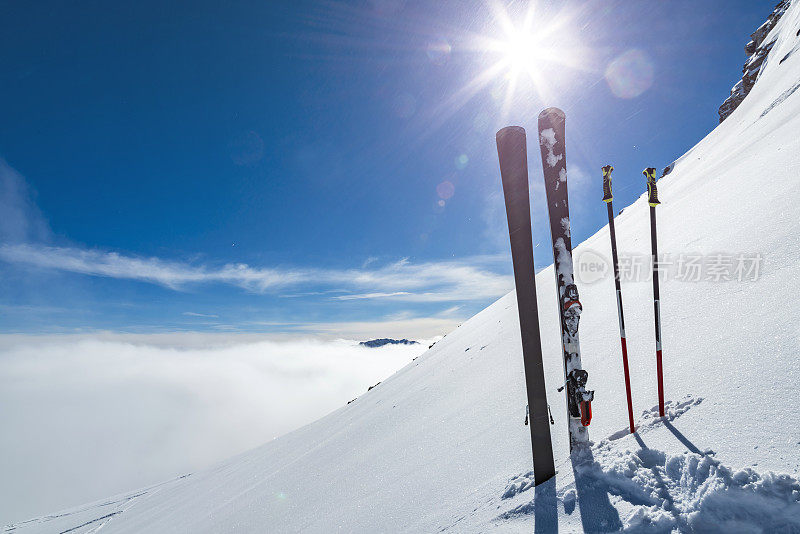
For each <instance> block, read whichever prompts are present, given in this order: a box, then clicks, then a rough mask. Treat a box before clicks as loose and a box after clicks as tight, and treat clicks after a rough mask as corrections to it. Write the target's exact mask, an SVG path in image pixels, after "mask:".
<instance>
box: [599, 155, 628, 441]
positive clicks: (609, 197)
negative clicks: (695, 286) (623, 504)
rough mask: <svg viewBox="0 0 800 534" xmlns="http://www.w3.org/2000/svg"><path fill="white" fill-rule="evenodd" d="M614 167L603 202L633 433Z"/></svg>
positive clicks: (605, 179) (605, 174) (609, 168)
mask: <svg viewBox="0 0 800 534" xmlns="http://www.w3.org/2000/svg"><path fill="white" fill-rule="evenodd" d="M613 171H614V167H613V166H611V165H606V166H605V167H603V202H605V203H606V207H607V208H608V232H609V234H611V263H612V265H613V268H614V286H615V287H616V290H617V315H618V319H619V341H620V345H621V347H622V371H623V373H624V375H625V395H627V398H628V423H629V425H630V429H631V434H633V433H634V432H636V427H635V426H634V424H633V401H632V400H631V376H630V371H629V370H628V344H627V340H626V339H625V315H624V314H623V313H622V289H621V288H620V284H619V257H618V256H617V234H616V231H615V230H614V193H613V192H612V190H611V173H612V172H613Z"/></svg>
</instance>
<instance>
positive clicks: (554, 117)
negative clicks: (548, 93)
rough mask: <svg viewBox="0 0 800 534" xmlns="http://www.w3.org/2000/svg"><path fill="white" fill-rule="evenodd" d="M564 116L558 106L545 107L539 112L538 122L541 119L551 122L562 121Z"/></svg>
mask: <svg viewBox="0 0 800 534" xmlns="http://www.w3.org/2000/svg"><path fill="white" fill-rule="evenodd" d="M564 118H565V115H564V112H563V111H561V110H560V109H558V108H547V109H545V110H542V112H541V113H539V121H540V122H541V121H543V120H549V121H552V122H555V121H561V122H564Z"/></svg>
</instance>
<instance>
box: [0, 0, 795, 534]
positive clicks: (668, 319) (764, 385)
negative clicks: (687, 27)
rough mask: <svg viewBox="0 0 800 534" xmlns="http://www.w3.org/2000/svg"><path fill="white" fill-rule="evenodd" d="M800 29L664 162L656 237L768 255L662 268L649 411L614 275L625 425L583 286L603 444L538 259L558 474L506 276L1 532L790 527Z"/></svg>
mask: <svg viewBox="0 0 800 534" xmlns="http://www.w3.org/2000/svg"><path fill="white" fill-rule="evenodd" d="M798 30H800V2H798V1H795V2H793V5H791V6H790V8H789V9H788V11H787V13H786V14H785V15H784V16H783V18H782V19H781V20H780V21H779V23H778V24H777V26H776V27H775V28H774V29H773V30H772V32H771V34H770V36H768V38H767V39H773V38H776V39H777V42H776V43H775V46H774V48H773V49H772V52H771V53H770V55H769V57H768V59H767V60H766V65H765V66H764V68H763V70H762V72H761V75H760V78H759V80H758V82H757V83H756V85H755V87H754V88H753V90H752V92H751V93H750V94H749V95H748V96H747V98H746V99H745V101H744V102H743V103H742V104H741V106H740V107H739V108H738V109H737V110H736V111H735V112H734V113H733V114H732V115H731V116H730V117H729V118H728V119H727V120H725V122H723V123H722V124H720V126H719V127H717V128H716V129H715V130H714V131H713V132H711V133H710V134H709V135H708V136H707V137H706V138H705V139H703V140H702V141H701V142H700V143H698V144H697V145H696V146H695V147H694V148H692V149H691V150H690V151H689V152H687V153H686V154H685V155H684V156H683V157H681V158H680V159H679V160H678V161H677V162H676V165H675V168H674V171H673V172H672V173H671V174H669V175H668V176H666V177H665V178H663V179H662V180H660V181H659V192H660V196H661V199H662V201H663V204H662V205H661V206H660V207H659V208H658V216H659V250H660V251H663V252H664V253H669V254H670V255H671V258H672V259H677V258H678V256H679V255H680V254H681V253H698V254H704V255H712V254H715V253H723V254H734V255H736V254H739V253H742V254H746V255H751V254H754V253H760V254H761V255H762V256H763V266H762V272H761V276H760V277H759V279H758V280H757V281H743V282H739V281H728V282H724V281H723V282H713V281H701V282H681V281H678V280H675V279H674V278H673V277H670V279H668V280H666V281H664V282H663V283H662V286H661V294H662V299H661V300H662V303H661V309H662V313H663V339H664V366H665V384H666V386H665V387H666V396H667V398H668V399H669V400H670V403H669V410H668V411H669V413H668V417H666V418H665V419H664V420H660V419H659V418H657V417H656V415H657V412H656V411H654V409H653V408H654V405H655V404H656V398H657V396H656V383H655V369H654V367H655V355H654V346H655V341H654V335H653V326H652V313H653V310H652V293H651V291H652V289H651V285H650V282H649V281H647V280H642V281H640V282H623V295H624V299H625V306H626V310H625V311H626V317H627V319H628V321H627V323H628V324H627V325H626V326H627V335H628V344H629V354H630V361H631V380H632V384H633V387H634V394H633V402H634V406H635V408H636V410H637V413H638V414H640V415H638V416H637V424H638V425H639V428H640V430H639V432H638V433H637V434H636V435H633V436H632V435H626V434H625V432H624V429H625V428H626V426H627V415H626V411H625V397H624V387H623V380H622V369H621V361H620V352H619V339H618V333H617V326H616V303H615V297H614V284H613V281H612V280H611V279H610V278H606V279H604V280H601V281H599V282H597V283H595V284H582V285H580V286H579V287H580V288H581V300H582V302H583V305H584V312H583V315H582V321H581V345H582V351H583V363H584V366H585V368H586V369H587V370H588V371H589V373H590V382H589V385H590V386H591V387H592V388H594V389H596V390H597V393H596V400H595V403H594V405H593V406H594V420H593V422H592V426H591V427H590V436H591V438H592V439H593V440H594V442H595V445H594V446H593V448H592V450H591V451H590V452H588V453H586V454H584V455H579V456H575V457H570V456H569V452H568V440H567V436H566V424H565V421H564V416H565V413H564V412H565V409H564V404H563V403H564V400H563V394H560V393H557V392H556V391H555V390H556V388H557V387H558V386H559V385H560V382H561V381H562V380H563V370H562V363H561V358H560V352H559V347H558V324H557V322H556V317H557V313H556V299H555V296H554V295H555V288H554V276H553V271H552V267H550V268H547V269H545V270H544V271H542V272H541V273H540V274H539V275H538V276H537V285H538V291H539V305H540V318H541V321H542V333H543V339H542V342H543V347H544V351H545V371H546V377H547V381H548V389H549V393H548V394H549V397H550V403H551V406H552V412H553V416H554V418H555V426H554V427H553V428H552V430H553V442H554V443H553V445H554V448H555V453H556V464H557V468H558V470H559V474H558V475H557V476H556V478H555V480H554V481H552V482H550V483H547V484H544V485H542V486H540V487H538V488H532V487H531V474H530V472H529V471H530V469H531V459H530V444H529V441H528V440H529V437H528V436H529V434H528V430H527V427H525V426H523V425H522V421H523V419H524V416H525V394H524V390H523V387H524V380H523V374H522V373H523V370H522V358H521V354H520V341H519V326H518V320H517V311H516V309H515V306H516V304H515V298H514V295H513V294H509V295H507V296H505V297H503V298H502V299H500V300H499V301H497V302H496V303H495V304H493V305H492V306H490V307H489V308H487V309H486V310H484V311H483V312H481V313H479V314H478V315H476V316H475V317H473V318H472V319H471V320H470V321H468V322H466V323H465V324H463V325H462V326H461V327H460V328H458V329H457V330H455V331H454V332H452V333H451V334H449V335H448V336H446V337H445V338H444V339H443V340H441V341H440V342H439V343H437V344H436V345H435V346H434V347H433V348H432V349H430V350H429V351H427V352H426V353H425V354H423V355H422V356H420V357H419V358H418V359H417V360H416V361H414V362H413V363H412V364H410V365H409V366H407V367H405V368H404V369H402V370H401V371H399V372H398V373H396V374H395V375H394V376H392V377H391V378H390V379H388V380H385V381H384V382H383V383H381V384H380V385H379V386H378V387H376V388H374V389H373V390H372V391H370V392H369V393H367V394H364V395H363V396H361V397H360V398H359V399H358V400H356V401H355V402H353V403H351V404H349V405H347V406H344V407H342V408H341V409H339V410H338V411H336V412H334V413H333V414H331V415H329V416H327V417H325V418H323V419H321V420H319V421H317V422H315V423H313V424H311V425H308V426H306V427H304V428H301V429H299V430H297V431H295V432H293V433H291V434H288V435H286V436H283V437H281V438H279V439H276V440H274V441H272V442H270V443H267V444H265V445H263V446H262V447H260V448H258V449H255V450H253V451H250V452H248V453H245V454H243V455H240V456H238V457H235V458H232V459H230V460H228V461H226V462H224V463H222V464H220V465H218V466H217V467H215V468H213V469H209V470H206V471H203V472H199V473H194V474H191V475H188V476H185V477H182V478H180V479H176V480H173V481H170V482H166V483H164V484H161V485H159V486H155V487H152V488H147V489H144V490H141V491H138V492H134V493H131V494H128V495H123V496H119V497H115V498H112V499H109V500H108V501H104V502H98V503H94V504H91V505H87V506H85V507H82V508H77V509H73V510H68V511H65V512H62V513H60V514H55V515H52V516H47V517H42V518H37V519H33V520H31V521H28V522H24V523H19V524H16V525H9V526H7V527H5V530H4V532H14V533H25V534H28V533H34V532H46V533H49V532H72V533H88V532H96V531H98V530H99V529H101V528H102V531H103V532H104V533H105V532H112V533H116V532H120V533H129V532H130V533H133V532H192V533H195V532H232V531H238V532H332V531H337V530H338V531H341V532H426V533H427V532H444V531H450V532H487V531H490V530H491V531H498V532H530V530H531V529H532V528H534V529H535V531H537V532H551V531H554V530H555V529H556V525H558V528H559V529H560V530H561V531H562V532H579V531H581V530H585V531H592V532H596V531H614V530H625V531H630V532H669V531H670V530H683V531H695V532H800V483H799V482H798V478H800V454H799V453H800V430H798V426H797V424H796V421H797V414H798V412H800V398H798V395H797V393H796V391H797V383H798V379H800V371H798V366H797V365H796V358H797V355H796V353H797V351H798V349H800V334H798V329H797V328H796V326H795V324H794V322H795V320H796V318H797V317H798V316H800V304H798V299H797V298H796V296H797V292H796V290H794V282H795V281H796V280H798V279H800V250H799V247H798V246H797V245H798V238H797V234H798V231H800V221H798V211H799V210H798V208H797V201H798V200H797V199H798V198H799V197H800V185H799V184H800V180H798V177H800V91H799V90H798V89H800V37H798V36H797V35H796V33H797V32H798ZM567 128H568V129H567V139H568V140H569V124H568V125H567ZM568 151H569V149H568ZM532 154H535V152H532ZM605 163H606V162H597V170H598V207H597V209H604V208H603V206H602V203H600V201H599V195H600V191H599V189H600V184H599V181H600V178H599V168H600V166H601V165H602V164H605ZM530 164H531V167H532V168H533V167H535V166H536V165H538V161H535V160H532V161H531V162H530ZM498 179H499V174H498ZM642 189H644V179H642ZM617 237H618V240H619V248H620V251H621V252H622V253H640V254H644V255H647V254H649V246H650V242H649V219H648V206H647V204H646V202H645V199H644V198H640V199H639V200H638V201H636V202H635V203H634V204H633V205H631V206H629V207H628V208H626V209H625V211H624V213H623V214H622V215H620V216H619V217H618V218H617ZM587 251H594V252H596V253H598V254H601V255H603V256H608V255H609V254H610V250H609V243H608V233H607V228H603V229H602V230H600V231H599V232H598V233H597V234H596V235H594V236H592V237H591V238H589V239H588V240H586V241H585V242H584V243H582V244H581V245H580V246H579V247H578V248H577V249H576V256H577V255H579V254H582V253H586V252H587ZM646 269H647V267H646V266H645V271H646ZM775 473H784V474H775Z"/></svg>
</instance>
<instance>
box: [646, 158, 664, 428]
mask: <svg viewBox="0 0 800 534" xmlns="http://www.w3.org/2000/svg"><path fill="white" fill-rule="evenodd" d="M642 174H644V176H645V178H646V179H647V203H648V204H650V245H651V247H652V262H653V311H654V314H653V315H654V317H655V327H656V375H657V379H658V415H660V416H661V417H664V368H663V367H662V365H661V297H660V295H659V291H658V273H659V265H658V244H657V242H656V241H657V240H656V206H658V205H659V204H661V202H659V201H658V190H657V189H656V170H655V169H654V168H653V167H648V168H646V169H645V170H643V171H642Z"/></svg>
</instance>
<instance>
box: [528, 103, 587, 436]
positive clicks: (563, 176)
mask: <svg viewBox="0 0 800 534" xmlns="http://www.w3.org/2000/svg"><path fill="white" fill-rule="evenodd" d="M564 121H565V117H564V112H563V111H561V110H560V109H558V108H548V109H546V110H544V111H542V112H541V113H540V114H539V148H540V149H541V153H542V168H543V170H544V186H545V191H546V194H547V211H548V213H549V216H550V235H551V236H552V238H553V270H554V271H555V275H556V291H557V297H558V310H559V318H560V319H561V320H560V325H561V348H562V353H563V358H564V386H562V388H566V390H567V394H566V397H567V416H568V417H567V421H568V430H569V443H570V450H573V449H575V448H576V447H581V446H585V445H588V443H589V431H588V429H587V428H586V427H587V426H589V423H590V422H591V420H592V404H591V403H592V399H593V398H594V391H587V390H586V381H587V379H588V373H587V372H586V371H584V370H583V368H582V366H581V347H580V342H579V340H578V327H579V322H580V314H581V311H583V306H582V305H581V303H580V301H579V300H578V287H577V286H576V285H575V280H574V275H573V270H572V240H571V238H570V224H569V201H568V198H567V155H566V146H565V138H564ZM562 388H559V389H562Z"/></svg>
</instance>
